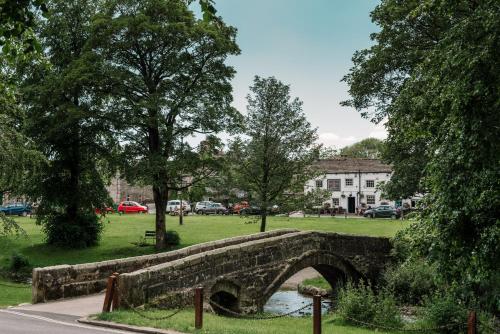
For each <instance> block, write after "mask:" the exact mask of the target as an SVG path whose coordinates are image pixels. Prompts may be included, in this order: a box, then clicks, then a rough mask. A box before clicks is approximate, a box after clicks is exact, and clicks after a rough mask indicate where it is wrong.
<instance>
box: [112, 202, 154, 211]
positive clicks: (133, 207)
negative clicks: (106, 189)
mask: <svg viewBox="0 0 500 334" xmlns="http://www.w3.org/2000/svg"><path fill="white" fill-rule="evenodd" d="M117 211H118V213H147V212H148V207H147V206H145V205H140V204H139V203H137V202H134V201H124V202H121V203H120V205H118V210H117Z"/></svg>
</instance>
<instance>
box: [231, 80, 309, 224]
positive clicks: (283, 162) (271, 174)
mask: <svg viewBox="0 0 500 334" xmlns="http://www.w3.org/2000/svg"><path fill="white" fill-rule="evenodd" d="M250 91H251V93H250V94H249V95H248V96H247V100H248V106H247V110H248V114H247V116H246V117H245V122H244V125H245V132H244V134H245V136H246V138H245V139H243V140H239V141H237V142H236V144H237V145H233V150H234V151H235V152H239V153H238V156H237V160H238V161H239V166H238V171H239V173H240V175H241V177H240V179H241V181H242V182H243V183H242V184H243V185H244V188H245V189H248V190H249V191H250V192H252V193H253V194H254V195H255V197H254V198H255V200H256V201H257V202H258V203H259V205H260V207H261V212H262V222H261V232H263V231H265V227H266V215H267V209H268V208H269V207H270V206H271V205H273V204H274V203H273V202H274V201H276V200H277V199H278V198H279V197H280V196H283V195H285V193H286V192H287V191H291V190H292V189H296V187H295V188H294V186H296V185H300V187H301V188H302V189H300V191H301V192H302V191H303V186H304V183H305V181H306V180H307V179H308V178H309V177H310V174H311V172H312V171H311V164H312V162H313V161H314V160H315V158H316V156H317V152H318V147H317V145H316V144H315V141H316V139H317V135H316V129H314V128H312V127H311V125H310V123H309V122H308V121H307V119H306V117H305V115H304V113H303V111H302V102H301V101H300V100H299V99H298V98H295V99H291V97H290V87H289V86H288V85H285V84H283V83H282V82H281V81H279V80H277V79H276V78H274V77H270V78H260V77H258V76H256V77H255V79H254V84H253V86H252V87H250ZM236 146H239V147H236Z"/></svg>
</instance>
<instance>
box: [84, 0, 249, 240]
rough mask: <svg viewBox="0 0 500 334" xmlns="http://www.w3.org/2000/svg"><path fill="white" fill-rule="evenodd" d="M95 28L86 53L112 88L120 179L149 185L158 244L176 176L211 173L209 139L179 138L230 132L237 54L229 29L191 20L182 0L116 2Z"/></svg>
mask: <svg viewBox="0 0 500 334" xmlns="http://www.w3.org/2000/svg"><path fill="white" fill-rule="evenodd" d="M108 8H109V9H108V11H107V13H106V14H105V15H102V16H101V17H100V18H99V19H98V20H97V21H96V26H95V32H96V39H95V40H94V51H95V52H96V54H99V55H100V56H102V57H104V58H105V59H106V61H107V65H108V66H109V68H110V69H111V71H112V73H113V75H112V78H113V80H114V83H115V85H116V90H115V91H114V94H113V103H112V104H111V105H110V107H113V108H115V109H116V110H117V111H118V112H117V113H116V119H117V120H118V124H119V125H120V126H119V127H118V128H117V131H118V132H119V134H120V136H121V138H122V139H123V143H124V144H125V152H126V155H127V157H128V159H125V161H126V163H127V164H126V166H125V172H126V174H127V176H128V178H135V179H139V180H141V181H142V182H143V183H144V184H150V185H151V186H152V188H153V194H154V201H155V205H156V247H157V248H158V249H162V248H165V247H166V243H165V228H166V227H165V206H166V201H167V200H168V193H169V191H171V190H179V189H183V188H186V187H187V185H186V184H184V183H183V182H181V180H186V178H185V177H184V176H187V175H189V176H192V177H194V181H193V182H196V179H198V180H199V179H202V178H203V177H206V176H207V175H211V174H212V173H213V168H214V164H217V161H218V160H217V157H216V156H215V154H213V153H214V152H216V151H217V150H216V149H215V148H216V146H217V145H218V143H217V141H215V140H211V141H208V142H206V143H205V144H204V146H203V147H201V149H199V150H194V149H192V148H191V147H190V146H189V145H188V144H186V143H185V142H184V138H186V137H189V136H191V135H193V134H196V133H205V134H207V133H208V134H210V133H217V132H220V131H223V130H226V129H227V130H231V129H232V128H233V123H234V121H235V120H238V119H239V118H240V115H239V113H238V112H237V111H236V110H235V109H234V108H232V107H231V106H230V103H231V101H232V96H231V90H232V87H231V84H230V80H231V78H232V77H233V75H234V70H233V68H232V67H230V66H227V65H225V60H226V58H227V57H228V56H230V55H236V54H238V53H239V49H238V46H237V45H236V43H235V34H236V30H235V29H234V28H232V27H229V26H226V25H224V23H223V22H222V19H220V18H219V19H218V20H205V21H204V20H198V19H196V18H195V16H194V14H193V13H192V12H191V11H190V10H189V9H188V7H187V4H186V2H185V1H182V0H141V1H135V0H134V1H132V0H116V1H109V2H108Z"/></svg>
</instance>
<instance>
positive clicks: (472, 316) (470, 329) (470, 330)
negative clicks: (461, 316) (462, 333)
mask: <svg viewBox="0 0 500 334" xmlns="http://www.w3.org/2000/svg"><path fill="white" fill-rule="evenodd" d="M476 333H477V317H476V312H475V311H470V312H469V317H468V318H467V334H476Z"/></svg>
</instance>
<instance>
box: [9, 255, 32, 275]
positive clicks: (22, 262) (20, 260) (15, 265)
mask: <svg viewBox="0 0 500 334" xmlns="http://www.w3.org/2000/svg"><path fill="white" fill-rule="evenodd" d="M30 269H31V265H30V262H29V260H28V257H26V256H25V255H23V254H21V253H17V252H15V253H13V254H12V255H11V257H10V266H9V270H10V271H11V272H13V273H19V272H21V271H26V270H30Z"/></svg>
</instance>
